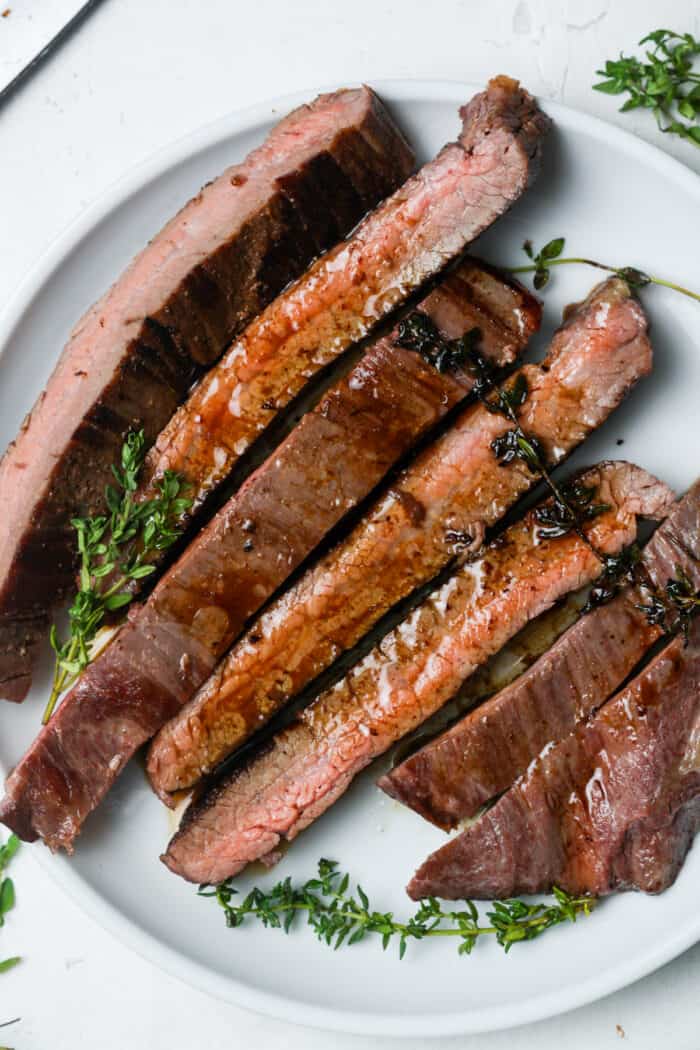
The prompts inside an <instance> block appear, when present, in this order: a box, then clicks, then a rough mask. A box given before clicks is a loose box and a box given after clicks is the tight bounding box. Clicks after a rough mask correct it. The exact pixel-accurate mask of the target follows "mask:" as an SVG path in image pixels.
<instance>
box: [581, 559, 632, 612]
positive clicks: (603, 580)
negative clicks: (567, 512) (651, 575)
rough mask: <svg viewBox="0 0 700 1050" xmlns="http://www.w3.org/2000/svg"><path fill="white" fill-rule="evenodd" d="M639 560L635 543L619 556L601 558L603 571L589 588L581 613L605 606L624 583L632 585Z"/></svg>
mask: <svg viewBox="0 0 700 1050" xmlns="http://www.w3.org/2000/svg"><path fill="white" fill-rule="evenodd" d="M640 558H641V551H640V549H639V545H638V544H637V543H632V544H630V546H629V547H623V549H622V550H621V551H620V553H619V554H607V555H605V556H604V557H603V571H602V573H601V574H600V576H599V577H598V579H597V580H596V582H595V583H594V584H593V586H592V587H591V591H590V594H589V595H588V601H587V602H586V605H585V606H584V609H583V612H584V613H587V612H591V610H592V609H595V608H597V606H599V605H606V604H607V603H608V602H611V601H612V600H613V598H614V597H615V596H616V595H617V594H618V593H619V591H620V589H621V587H622V586H623V584H624V583H633V582H634V579H635V568H636V565H637V563H638V561H639V559H640Z"/></svg>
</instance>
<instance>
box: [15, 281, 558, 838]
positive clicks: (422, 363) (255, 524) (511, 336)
mask: <svg viewBox="0 0 700 1050" xmlns="http://www.w3.org/2000/svg"><path fill="white" fill-rule="evenodd" d="M419 308H420V309H421V310H422V311H423V312H424V313H426V314H427V315H428V316H430V317H431V319H432V320H433V321H434V323H435V324H436V325H437V327H438V328H439V330H440V331H441V332H442V334H443V335H444V336H445V337H446V338H448V339H451V338H456V337H457V336H461V335H463V334H464V333H465V332H467V331H469V330H470V329H472V327H473V326H474V325H476V324H479V325H480V326H481V327H482V330H483V333H484V335H483V340H482V349H483V352H484V353H485V354H486V355H487V356H488V357H489V358H490V359H491V360H492V362H493V363H494V364H495V365H497V366H498V365H503V364H506V363H508V362H510V361H512V360H513V358H514V357H515V356H516V355H517V354H518V353H520V351H521V350H522V349H523V347H524V345H525V342H526V341H527V339H528V337H529V335H530V334H531V333H532V332H533V331H534V330H535V329H536V327H537V326H538V324H539V320H540V304H539V303H538V302H537V301H536V300H535V299H533V297H532V296H530V295H529V294H528V293H527V292H526V291H525V290H524V289H523V288H521V287H520V286H519V285H517V284H515V283H513V282H506V281H504V279H503V278H501V277H499V276H498V275H497V274H496V273H495V272H494V271H492V270H491V269H489V268H484V267H482V266H480V265H479V264H477V263H475V262H472V261H466V262H465V263H463V264H462V266H460V268H459V269H458V270H457V271H456V272H455V273H453V274H451V275H450V276H448V277H446V278H444V279H443V280H442V282H441V283H440V285H439V286H438V287H437V288H436V289H435V290H434V291H433V292H431V293H430V295H428V297H427V298H426V299H425V300H424V301H423V303H422V304H421V305H420V307H419ZM472 386H473V378H472V377H471V375H469V374H467V373H466V372H464V371H462V370H459V371H457V372H455V373H453V374H447V373H440V372H439V371H438V370H437V369H436V368H435V367H434V366H433V365H432V364H430V363H429V362H428V361H427V360H426V359H425V358H424V357H422V356H421V355H420V354H418V353H415V352H413V351H412V350H408V349H404V348H403V347H401V346H399V345H397V344H396V343H395V342H394V339H393V338H391V337H387V338H384V339H380V340H379V341H378V342H377V343H376V344H375V345H374V346H372V347H371V348H369V349H368V350H367V351H366V353H365V355H364V357H363V358H362V359H361V360H360V362H359V363H358V364H357V366H356V367H355V368H354V369H353V370H352V371H351V372H350V373H349V375H348V376H347V377H346V378H345V379H343V380H341V381H340V382H339V383H337V384H336V386H335V387H334V388H332V389H331V390H330V391H329V392H328V394H327V395H326V396H325V397H324V398H323V400H322V401H321V402H320V403H319V405H318V406H317V408H316V409H315V410H314V411H313V412H310V413H309V414H308V415H307V416H305V417H304V419H303V420H302V421H301V423H300V425H299V426H298V427H297V428H296V429H295V430H293V431H292V433H291V434H290V435H289V436H288V438H287V439H286V441H284V442H283V444H282V445H281V446H280V447H279V448H278V449H277V450H276V452H275V453H274V454H273V455H272V456H271V457H270V458H269V459H268V460H267V461H266V462H265V463H264V464H263V465H262V466H261V467H260V468H259V470H258V471H256V473H255V474H253V475H252V476H251V477H250V478H248V480H247V482H246V483H245V484H244V485H243V486H242V488H241V489H240V490H239V492H238V493H237V494H236V495H235V496H233V497H232V498H231V499H230V500H229V501H228V503H227V504H226V505H225V506H224V507H223V508H222V509H221V510H220V511H219V513H218V514H217V515H216V516H215V518H214V519H213V520H212V521H211V523H210V524H209V526H208V527H207V528H206V529H204V530H203V532H201V533H200V534H199V535H198V536H197V537H196V538H195V539H194V540H193V541H192V543H191V544H190V546H189V547H188V548H187V550H186V551H185V552H184V554H183V555H182V556H181V558H180V559H179V561H178V562H177V563H176V564H175V565H174V566H173V567H172V568H171V569H170V571H169V572H168V573H167V574H166V575H165V576H164V577H163V579H162V580H161V581H160V584H159V585H158V587H157V588H156V590H155V591H154V592H153V594H152V595H151V596H150V598H149V599H148V601H147V603H146V605H145V606H144V607H142V609H141V610H140V611H136V610H134V612H133V613H132V616H131V619H130V621H129V622H128V623H127V624H126V625H125V626H124V628H123V629H122V631H121V632H120V633H119V635H118V636H117V638H116V640H115V641H114V642H113V643H112V644H111V645H110V646H109V647H108V648H107V650H106V651H105V652H104V653H103V654H102V655H101V656H99V657H98V658H97V660H95V661H94V662H93V664H92V665H91V666H90V667H89V668H88V669H87V670H86V672H85V674H84V675H83V677H82V678H81V680H80V682H79V683H78V684H77V685H76V687H75V688H74V689H73V690H72V692H71V693H70V694H69V695H68V696H67V697H66V698H65V699H64V701H63V703H62V704H61V706H60V707H59V709H58V712H57V713H56V714H55V715H54V717H53V719H52V720H51V722H50V723H49V725H48V726H47V727H46V728H45V729H44V730H43V731H42V733H41V735H40V736H39V738H38V739H37V741H36V743H35V744H34V746H33V747H32V748H31V749H30V751H29V754H28V755H27V756H26V758H25V759H24V760H23V761H22V762H21V763H20V765H19V766H18V767H17V769H16V770H15V773H14V774H13V776H12V777H11V779H10V781H9V782H8V792H9V793H10V794H12V795H13V797H14V802H12V803H10V802H8V803H7V805H8V807H13V806H24V805H29V808H30V810H31V817H29V816H27V818H26V822H25V823H26V829H25V832H24V833H26V834H29V835H36V834H37V833H39V834H42V835H43V836H44V837H45V838H46V839H47V841H48V842H49V843H50V844H52V845H56V844H65V845H66V846H68V845H69V844H70V841H71V840H72V838H73V836H74V835H75V834H76V833H77V830H78V828H79V827H80V824H81V823H82V820H83V819H84V818H85V816H86V815H87V813H89V812H90V810H91V809H92V808H93V807H94V806H95V805H96V804H97V801H98V800H99V799H100V798H101V797H102V795H103V794H104V793H105V792H106V791H107V789H108V788H109V786H110V784H111V783H112V781H113V780H114V778H115V777H116V775H117V773H118V772H119V770H120V769H121V767H122V765H124V763H125V762H126V761H127V760H128V758H129V757H130V756H131V754H132V753H133V752H134V750H135V749H136V748H137V747H139V746H140V745H141V744H142V743H143V742H144V741H145V740H147V739H148V738H149V737H150V736H151V735H152V734H153V733H154V732H155V731H156V730H157V729H158V728H159V727H160V726H161V725H162V723H163V721H164V720H165V719H166V718H167V717H169V716H170V715H172V714H174V712H175V711H176V710H177V709H178V707H179V706H180V704H182V703H183V702H184V701H185V700H187V699H189V697H190V696H191V695H192V694H193V693H194V691H195V690H196V688H197V687H198V686H200V685H201V684H202V683H203V682H204V680H205V679H206V677H207V676H208V674H209V673H210V672H211V671H212V669H213V668H214V665H215V663H216V661H217V660H218V659H219V658H220V657H221V656H222V654H223V653H224V652H225V650H226V649H227V648H228V646H229V645H230V644H231V642H232V641H233V639H234V638H235V637H236V636H237V635H238V634H239V633H240V632H241V630H242V629H243V626H244V624H245V622H246V620H247V619H248V618H249V617H250V616H251V615H252V614H253V613H254V612H255V611H256V609H257V608H258V607H259V606H260V605H261V603H262V602H263V601H264V600H265V599H266V598H267V597H269V595H270V594H271V593H272V592H273V591H274V590H275V589H276V588H277V587H278V586H280V584H281V583H282V582H283V581H284V580H285V578H286V577H287V576H288V574H289V573H290V572H291V571H292V570H293V569H294V568H295V567H296V566H297V565H298V564H299V563H300V562H301V561H302V559H303V558H304V557H305V556H306V555H308V554H309V553H310V551H311V550H312V549H313V548H314V547H315V546H316V544H317V543H318V542H319V541H320V540H321V539H322V537H323V535H324V534H325V533H326V532H327V531H328V530H329V529H330V528H332V526H333V525H335V524H336V523H337V521H338V520H339V519H340V518H341V517H342V516H343V514H345V512H346V511H347V510H348V509H349V508H350V507H351V506H353V504H355V503H356V502H357V501H358V500H360V499H362V498H363V497H364V496H366V495H367V494H368V492H369V491H370V490H371V489H372V488H373V486H374V485H376V484H377V482H378V481H379V480H380V479H381V477H382V475H383V474H384V472H385V471H386V470H387V469H388V468H389V467H390V466H391V465H392V463H393V462H394V460H395V459H396V458H398V457H399V456H401V455H402V454H403V453H404V452H406V451H407V449H408V448H409V447H410V445H411V444H412V442H413V441H415V440H416V439H417V438H418V437H419V436H420V435H421V434H422V433H423V432H424V431H425V430H427V429H428V428H429V427H430V426H431V425H433V424H434V423H435V422H436V421H437V420H438V419H440V417H441V416H443V415H444V414H445V413H446V412H447V411H448V409H449V408H450V407H451V406H452V405H454V404H456V403H457V402H458V401H459V400H460V399H462V398H464V397H465V396H466V395H467V394H468V392H469V391H470V390H471V388H472ZM59 779H60V783H61V791H60V792H59V793H58V794H57V793H56V791H55V783H56V781H57V780H59ZM29 797H31V802H30V803H28V802H27V801H26V800H27V799H28V798H29ZM21 800H23V801H21Z"/></svg>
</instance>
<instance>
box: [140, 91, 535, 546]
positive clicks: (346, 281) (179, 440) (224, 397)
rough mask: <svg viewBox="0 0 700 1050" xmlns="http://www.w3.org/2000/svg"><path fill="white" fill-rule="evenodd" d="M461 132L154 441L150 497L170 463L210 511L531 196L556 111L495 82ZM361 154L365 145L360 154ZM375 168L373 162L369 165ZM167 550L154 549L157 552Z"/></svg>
mask: <svg viewBox="0 0 700 1050" xmlns="http://www.w3.org/2000/svg"><path fill="white" fill-rule="evenodd" d="M461 117H462V121H463V128H462V132H461V135H460V137H459V139H458V141H456V142H454V143H451V144H450V145H447V146H445V147H444V149H443V150H441V152H440V153H439V154H438V155H437V157H436V158H435V159H434V160H432V161H430V162H429V163H428V164H426V165H425V166H424V167H423V168H422V169H421V170H420V171H419V172H418V173H417V174H416V175H415V176H413V178H411V179H409V180H408V181H407V182H406V183H405V184H404V185H403V186H402V187H401V188H400V189H399V190H398V191H397V192H396V193H395V194H394V195H393V196H392V197H391V198H389V199H388V200H387V201H385V202H384V203H383V204H382V205H381V206H380V207H379V208H377V209H376V210H375V211H374V212H373V213H372V214H371V215H369V216H368V217H367V218H366V219H365V220H364V221H363V222H362V224H361V225H360V226H359V227H358V228H357V229H356V230H355V231H354V233H353V235H352V236H351V237H350V238H349V239H348V240H347V241H345V242H344V243H342V244H339V245H337V246H336V247H335V248H334V249H332V250H331V251H329V252H327V253H326V255H324V256H323V257H322V258H320V259H319V260H317V262H316V263H315V264H314V265H313V266H312V267H311V268H310V269H309V270H308V271H307V273H306V274H304V276H303V277H302V278H301V279H300V280H298V281H297V282H296V283H295V284H294V285H292V286H291V287H290V288H288V289H286V291H285V292H284V293H283V294H282V295H280V296H279V297H278V298H277V299H276V300H275V302H274V303H272V304H271V305H270V306H269V307H268V308H267V310H265V311H264V312H263V313H262V314H261V315H260V317H258V318H257V319H256V321H255V322H253V323H252V324H251V325H250V326H249V327H248V329H247V330H246V331H245V332H244V333H242V335H241V336H240V337H239V338H238V339H237V340H236V341H235V342H234V343H233V344H232V346H231V347H230V348H229V349H228V350H227V352H226V354H225V355H224V357H223V358H222V360H221V361H220V362H219V364H218V365H217V366H216V367H215V368H214V369H212V370H211V372H210V373H209V374H208V375H207V376H206V377H205V378H204V379H203V380H202V382H201V383H200V384H199V385H198V386H197V388H196V389H195V390H194V392H193V393H192V395H191V396H190V398H189V399H188V401H187V402H186V403H185V404H184V405H182V407H181V408H180V409H179V410H178V412H177V413H175V415H174V416H173V418H172V419H171V420H170V423H169V424H168V426H167V427H166V428H164V430H163V431H162V433H161V434H160V436H159V437H158V440H157V442H156V444H155V446H154V448H153V449H152V450H151V453H150V455H149V457H148V459H147V461H146V464H145V468H144V480H143V483H142V485H141V488H140V491H139V498H149V497H150V496H151V495H152V494H153V492H154V487H155V485H156V484H157V482H158V480H159V478H160V477H162V475H163V473H164V472H165V471H166V470H175V471H177V472H178V473H179V474H180V475H182V476H183V478H184V479H185V480H186V481H187V483H188V485H189V489H190V493H191V495H192V497H193V506H192V508H191V510H190V512H189V513H188V514H187V515H186V516H185V519H184V520H185V521H186V522H188V521H189V520H191V518H192V517H193V515H195V514H196V512H197V511H198V509H199V508H200V507H202V505H203V504H204V503H205V502H206V501H207V500H208V499H209V498H210V497H211V496H212V495H213V493H214V492H215V490H216V488H217V487H218V486H219V485H220V484H222V483H223V482H225V481H226V479H227V478H228V477H229V476H230V474H231V472H232V470H233V469H234V468H235V466H236V464H237V463H238V462H239V461H240V459H241V456H243V455H244V453H246V452H247V451H248V450H249V449H250V448H251V446H252V445H253V444H254V442H255V441H256V440H257V439H258V438H259V437H260V435H261V434H262V433H263V432H264V431H266V430H267V428H268V427H269V426H270V424H271V417H270V410H269V408H268V407H266V406H269V405H270V404H271V405H272V406H273V407H274V409H275V411H276V412H282V411H283V410H284V409H286V408H287V407H288V406H289V405H290V403H291V402H292V401H293V399H294V398H295V397H296V396H297V395H298V394H299V392H300V391H301V390H302V389H303V388H304V387H305V386H306V384H307V383H308V382H309V380H311V379H312V378H313V377H315V376H317V375H318V374H319V373H320V372H321V371H322V370H323V369H324V368H327V367H328V366H329V365H330V364H331V363H332V362H334V361H336V360H337V359H338V358H339V357H340V356H341V355H342V354H343V353H344V352H345V351H346V350H348V349H349V348H350V347H351V346H352V345H353V344H356V343H357V342H358V341H359V340H361V339H363V338H364V337H366V336H367V335H368V334H369V333H370V332H371V331H372V330H373V329H374V328H375V327H376V326H377V324H378V323H379V322H380V321H381V320H382V319H383V318H385V317H386V316H387V315H388V314H389V313H390V312H391V311H392V310H394V309H395V308H396V307H397V306H398V305H399V304H400V303H402V302H403V301H404V300H406V299H407V298H408V297H409V296H410V295H411V294H412V293H414V292H415V291H416V290H417V289H418V288H419V287H420V285H421V284H422V283H423V282H424V281H426V280H428V279H429V278H432V277H434V276H435V275H436V274H437V273H439V272H440V271H441V270H442V269H443V267H445V266H446V265H447V264H448V263H449V262H450V261H451V260H453V259H454V258H456V257H457V256H458V255H459V254H460V253H461V252H462V251H463V250H464V249H465V248H466V247H467V245H468V244H469V243H471V241H473V240H474V239H475V237H477V236H478V235H479V234H480V233H482V232H483V231H484V230H485V229H486V228H487V227H488V226H490V225H491V224H492V223H493V222H494V221H495V220H496V219H497V218H499V217H500V216H501V215H502V214H504V213H505V212H506V211H507V210H508V208H509V207H510V206H511V205H512V204H513V203H514V202H515V201H516V200H517V199H518V198H519V197H520V196H521V194H522V193H523V192H524V191H525V189H526V188H527V186H528V185H529V184H530V183H531V181H532V180H533V179H534V177H535V176H536V174H537V172H538V170H539V160H540V149H541V142H542V139H543V138H544V135H545V134H546V132H547V130H548V128H549V120H548V119H547V118H546V117H545V116H544V115H543V114H542V113H541V112H540V111H539V109H538V108H537V106H536V104H535V102H534V100H533V99H532V98H531V97H530V96H529V95H528V94H527V92H525V91H524V90H522V89H521V88H520V87H519V85H518V84H517V82H515V81H513V80H510V79H508V78H506V77H499V78H496V79H495V80H493V81H491V83H490V84H489V86H488V88H487V90H486V91H484V92H482V93H481V94H479V95H477V96H475V98H474V99H472V101H471V102H470V103H469V104H468V105H467V106H465V107H463V109H462V110H461ZM354 159H355V160H356V161H359V159H360V158H359V155H358V154H356V155H354ZM362 166H363V167H364V164H363V165H362ZM155 557H157V555H154V558H155Z"/></svg>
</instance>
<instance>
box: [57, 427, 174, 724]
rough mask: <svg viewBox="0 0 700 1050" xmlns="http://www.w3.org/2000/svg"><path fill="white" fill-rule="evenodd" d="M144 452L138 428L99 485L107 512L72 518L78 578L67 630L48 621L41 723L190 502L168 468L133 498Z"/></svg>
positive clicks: (84, 663)
mask: <svg viewBox="0 0 700 1050" xmlns="http://www.w3.org/2000/svg"><path fill="white" fill-rule="evenodd" d="M145 455H146V439H145V436H144V432H143V430H138V431H133V432H132V433H130V434H128V435H127V438H126V440H125V442H124V444H123V446H122V451H121V460H120V465H119V466H118V467H117V466H113V467H112V472H113V474H114V479H115V482H116V484H115V485H108V486H107V488H106V490H105V497H106V501H107V508H108V510H109V514H103V515H98V516H96V517H92V518H73V519H72V522H71V524H72V526H73V528H74V529H75V532H76V535H77V541H78V553H79V556H80V586H79V590H78V592H77V594H76V595H75V597H74V599H73V602H72V604H71V606H70V609H69V610H68V618H69V623H70V632H69V636H68V638H67V639H65V640H64V641H62V640H60V639H59V636H58V630H57V628H56V626H55V624H54V626H53V627H52V628H51V633H50V640H51V647H52V648H53V650H54V652H55V654H56V660H55V666H54V677H53V685H52V689H51V695H50V697H49V700H48V703H47V705H46V709H45V711H44V715H43V719H42V721H43V722H44V723H46V722H48V720H49V718H50V717H51V715H52V713H53V710H54V707H55V705H56V701H57V699H58V697H59V696H60V694H61V693H62V692H63V690H64V689H67V688H68V686H69V685H71V684H72V683H73V682H74V681H75V679H76V678H77V677H78V675H79V674H80V673H81V672H82V671H83V670H84V669H85V668H86V667H87V665H88V664H89V662H90V659H91V655H90V648H91V644H92V642H93V640H94V638H95V636H96V634H97V632H98V630H99V628H100V627H101V625H102V623H103V622H104V619H105V616H106V615H107V613H109V612H114V611H116V610H119V609H123V608H125V606H127V605H128V604H129V602H130V601H131V600H132V598H133V595H132V593H131V591H130V590H129V584H130V583H131V582H133V581H135V580H141V579H143V578H144V577H146V576H149V575H150V574H151V573H152V572H155V566H154V565H152V564H150V563H149V556H150V555H151V554H152V553H153V552H155V551H164V550H167V548H168V547H171V546H172V544H173V543H175V541H176V540H177V538H178V536H179V535H180V529H179V527H178V523H179V521H180V520H181V518H182V515H183V514H184V512H185V511H186V510H187V509H188V508H189V507H190V506H191V505H192V501H191V500H190V499H187V498H186V497H185V496H184V494H183V484H182V481H181V479H180V478H179V477H178V475H177V474H175V473H174V472H173V471H170V470H168V471H166V472H165V473H164V474H163V477H162V478H160V479H159V480H158V482H157V485H156V490H157V495H156V496H155V497H153V498H152V499H148V500H141V501H136V500H135V499H134V494H135V492H136V489H137V486H138V479H139V475H140V473H141V468H142V467H143V461H144V458H145Z"/></svg>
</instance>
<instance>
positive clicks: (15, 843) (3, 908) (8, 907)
mask: <svg viewBox="0 0 700 1050" xmlns="http://www.w3.org/2000/svg"><path fill="white" fill-rule="evenodd" d="M18 849H19V839H18V838H17V836H16V835H14V834H13V835H10V837H9V838H8V840H7V842H5V843H4V845H2V846H0V926H4V925H5V916H6V915H7V914H8V912H10V911H12V909H13V908H14V906H15V886H14V883H13V881H12V879H11V878H10V877H9V876H8V875H5V874H4V872H5V870H6V869H7V867H8V865H9V863H10V861H11V860H12V858H13V857H14V855H15V853H16V852H17V850H18ZM20 961H21V960H20V957H19V956H18V955H12V956H10V957H9V958H7V959H2V960H0V973H6V972H7V971H8V970H11V969H12V968H13V967H14V966H16V965H17V963H18V962H20Z"/></svg>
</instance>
